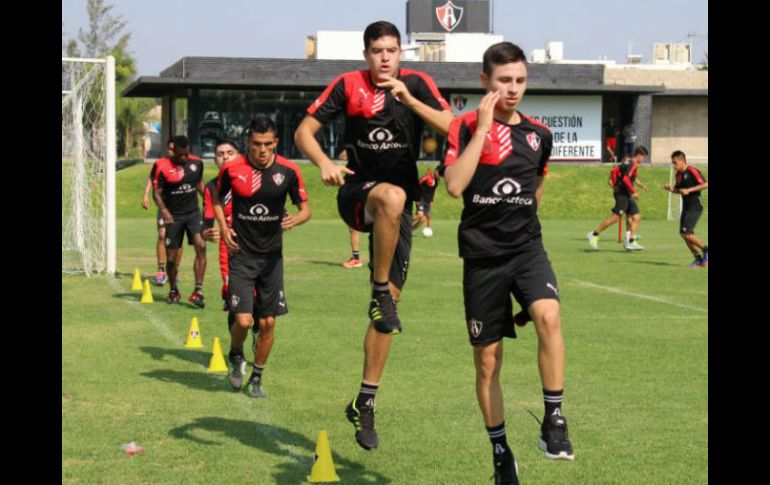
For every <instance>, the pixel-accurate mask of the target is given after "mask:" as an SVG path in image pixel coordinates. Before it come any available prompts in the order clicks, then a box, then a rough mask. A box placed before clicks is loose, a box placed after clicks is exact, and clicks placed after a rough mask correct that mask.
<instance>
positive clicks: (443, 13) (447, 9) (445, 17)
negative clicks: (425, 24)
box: [436, 0, 465, 32]
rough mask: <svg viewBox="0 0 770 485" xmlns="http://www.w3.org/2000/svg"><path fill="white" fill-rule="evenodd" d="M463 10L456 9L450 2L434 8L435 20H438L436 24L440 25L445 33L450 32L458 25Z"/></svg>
mask: <svg viewBox="0 0 770 485" xmlns="http://www.w3.org/2000/svg"><path fill="white" fill-rule="evenodd" d="M464 10H465V9H464V8H461V7H458V6H457V5H455V4H454V3H452V1H451V0H450V1H448V2H447V3H445V4H444V5H442V6H440V7H436V18H438V23H439V24H441V26H442V27H444V29H445V30H446V31H447V32H451V31H453V30H454V29H455V27H457V26H458V25H460V20H462V18H463V11H464Z"/></svg>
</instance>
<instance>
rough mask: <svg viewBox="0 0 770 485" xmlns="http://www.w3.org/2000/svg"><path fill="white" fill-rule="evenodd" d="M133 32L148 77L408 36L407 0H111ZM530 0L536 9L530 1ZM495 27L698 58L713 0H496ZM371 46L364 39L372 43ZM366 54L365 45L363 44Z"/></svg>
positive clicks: (512, 37) (71, 20) (606, 53)
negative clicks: (381, 27)
mask: <svg viewBox="0 0 770 485" xmlns="http://www.w3.org/2000/svg"><path fill="white" fill-rule="evenodd" d="M106 4H108V5H114V8H113V9H112V12H113V13H114V14H119V15H122V16H123V18H124V19H125V20H126V21H127V22H128V24H127V27H126V30H125V31H126V32H131V34H132V36H131V41H130V43H129V49H128V50H129V51H130V52H131V54H132V55H133V56H134V58H135V59H136V60H137V68H138V74H139V75H140V76H157V75H158V74H160V72H161V71H162V70H163V69H165V68H166V67H168V66H170V65H172V64H173V63H175V62H176V61H178V60H179V59H181V58H182V57H190V56H216V57H272V58H295V59H301V58H304V57H305V38H306V37H307V36H308V35H313V36H314V35H316V32H317V31H319V30H352V31H363V29H364V28H365V27H366V25H368V24H369V23H371V22H374V21H377V20H388V21H390V22H393V23H394V24H395V25H396V26H397V27H398V29H399V30H400V31H401V35H402V42H406V41H407V39H406V35H407V34H406V32H405V31H406V0H379V1H374V0H315V1H314V0H277V1H269V2H268V1H265V0H106ZM522 5H528V6H529V7H526V8H525V7H522ZM493 10H494V22H493V23H494V25H493V29H494V33H495V34H497V35H502V36H503V37H504V39H505V40H506V41H510V42H513V43H515V44H518V45H519V46H520V47H521V48H522V49H523V50H524V52H525V53H527V56H529V55H530V53H531V51H532V49H543V48H545V44H546V42H549V41H561V42H564V57H565V59H600V58H601V59H610V60H614V61H615V62H617V63H620V64H622V63H625V56H626V54H627V53H628V51H629V45H630V48H631V53H632V54H641V55H642V56H643V62H645V63H649V62H650V59H651V57H652V46H653V43H655V42H687V41H688V34H694V35H695V36H694V37H692V42H693V61H694V62H696V63H701V62H703V60H704V58H705V55H704V53H705V52H707V51H708V1H707V0H644V1H640V0H637V1H626V0H591V1H589V2H580V1H575V0H548V1H546V2H532V1H529V2H522V1H517V0H493ZM62 22H63V27H62V28H63V32H64V39H65V42H66V40H67V39H69V38H70V37H76V36H77V32H78V29H79V28H85V27H86V25H87V23H88V15H87V12H86V0H62ZM362 43H363V42H362ZM362 50H363V46H362Z"/></svg>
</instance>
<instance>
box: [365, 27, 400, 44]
mask: <svg viewBox="0 0 770 485" xmlns="http://www.w3.org/2000/svg"><path fill="white" fill-rule="evenodd" d="M386 35H392V36H393V37H395V38H396V39H398V46H399V47H401V33H400V32H399V31H398V28H396V26H395V25H393V24H391V23H390V22H388V21H386V20H380V21H379V22H374V23H373V24H369V25H367V26H366V30H364V49H368V48H369V44H371V43H372V41H373V40H377V39H379V38H380V37H385V36H386Z"/></svg>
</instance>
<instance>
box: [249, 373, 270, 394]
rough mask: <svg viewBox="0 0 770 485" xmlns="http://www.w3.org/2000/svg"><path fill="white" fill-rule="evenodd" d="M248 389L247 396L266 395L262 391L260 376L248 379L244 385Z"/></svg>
mask: <svg viewBox="0 0 770 485" xmlns="http://www.w3.org/2000/svg"><path fill="white" fill-rule="evenodd" d="M246 387H247V389H248V390H249V396H250V397H254V398H258V397H267V395H266V394H265V393H264V392H263V391H262V378H261V377H257V376H254V377H252V378H251V379H249V383H248V385H247V386H246Z"/></svg>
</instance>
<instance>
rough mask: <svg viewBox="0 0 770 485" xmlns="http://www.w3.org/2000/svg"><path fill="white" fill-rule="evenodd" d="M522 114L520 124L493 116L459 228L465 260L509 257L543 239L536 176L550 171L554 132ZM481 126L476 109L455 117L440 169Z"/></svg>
mask: <svg viewBox="0 0 770 485" xmlns="http://www.w3.org/2000/svg"><path fill="white" fill-rule="evenodd" d="M519 114H520V115H521V122H520V123H518V124H516V125H508V124H506V123H502V122H500V121H497V120H495V122H494V123H493V125H492V129H491V130H490V131H489V133H487V135H486V137H485V140H484V146H483V148H482V151H481V158H480V160H479V164H478V166H477V167H476V172H475V173H474V174H473V178H472V179H471V182H470V184H468V187H467V188H466V189H465V191H464V192H463V212H462V216H461V219H460V226H459V228H458V243H459V244H458V245H459V248H460V257H462V258H488V257H494V256H503V255H507V254H510V253H513V252H515V251H516V250H518V249H519V248H520V247H521V246H522V245H523V244H525V243H527V242H528V241H530V240H532V239H535V238H538V237H540V221H539V220H538V218H537V201H536V200H535V190H536V188H537V179H538V177H543V176H545V175H546V174H547V173H548V159H549V158H550V156H551V148H552V147H553V136H552V135H551V130H550V129H548V127H547V126H545V125H544V124H542V123H540V122H538V121H535V120H534V119H532V118H529V117H527V116H525V115H523V114H521V113H519ZM477 125H478V112H476V111H473V112H469V113H465V114H463V115H460V116H458V117H457V118H455V119H454V120H453V121H452V123H451V124H450V125H449V136H448V140H447V142H448V145H447V154H446V160H445V161H444V167H441V168H440V170H441V173H443V170H445V169H446V167H450V166H452V164H454V163H455V162H456V161H457V158H458V157H459V156H460V154H461V153H462V152H463V150H465V147H466V146H467V145H468V143H469V142H470V140H471V137H472V136H473V133H474V132H475V131H476V127H477Z"/></svg>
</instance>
